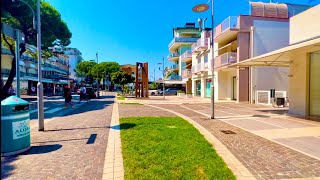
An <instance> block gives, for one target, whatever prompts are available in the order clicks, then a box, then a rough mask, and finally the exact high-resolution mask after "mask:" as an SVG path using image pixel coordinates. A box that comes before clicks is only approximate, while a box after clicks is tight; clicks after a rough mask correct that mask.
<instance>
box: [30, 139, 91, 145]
mask: <svg viewBox="0 0 320 180" xmlns="http://www.w3.org/2000/svg"><path fill="white" fill-rule="evenodd" d="M87 139H88V138H78V139H62V140H56V141H44V142H33V143H32V144H37V143H56V142H67V141H81V140H87Z"/></svg>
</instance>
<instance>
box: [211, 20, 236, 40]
mask: <svg viewBox="0 0 320 180" xmlns="http://www.w3.org/2000/svg"><path fill="white" fill-rule="evenodd" d="M238 28H239V23H238V17H237V16H229V17H228V18H227V19H225V20H224V21H223V22H222V23H220V24H219V25H218V26H217V27H216V28H214V37H217V36H219V35H220V34H222V33H224V32H225V31H227V30H228V29H238Z"/></svg>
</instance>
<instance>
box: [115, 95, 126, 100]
mask: <svg viewBox="0 0 320 180" xmlns="http://www.w3.org/2000/svg"><path fill="white" fill-rule="evenodd" d="M117 99H118V100H125V99H126V98H125V97H122V96H121V97H117Z"/></svg>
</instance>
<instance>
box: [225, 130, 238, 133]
mask: <svg viewBox="0 0 320 180" xmlns="http://www.w3.org/2000/svg"><path fill="white" fill-rule="evenodd" d="M221 132H223V133H224V134H237V133H235V132H233V131H230V130H221Z"/></svg>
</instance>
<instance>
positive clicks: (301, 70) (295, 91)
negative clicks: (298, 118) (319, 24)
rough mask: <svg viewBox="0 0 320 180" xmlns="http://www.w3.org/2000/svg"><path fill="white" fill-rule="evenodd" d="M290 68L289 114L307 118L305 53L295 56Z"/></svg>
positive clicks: (306, 59) (307, 89)
mask: <svg viewBox="0 0 320 180" xmlns="http://www.w3.org/2000/svg"><path fill="white" fill-rule="evenodd" d="M292 60H293V62H292V64H291V66H290V74H292V75H293V76H292V77H291V78H289V91H290V96H289V104H290V108H289V113H292V114H298V115H303V116H307V115H308V114H309V112H308V106H309V101H308V99H309V88H308V87H309V80H308V73H307V72H308V70H309V68H308V67H309V56H307V55H306V54H305V53H301V54H296V55H295V57H294V58H293V59H292Z"/></svg>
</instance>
